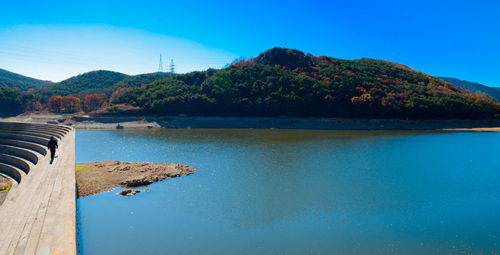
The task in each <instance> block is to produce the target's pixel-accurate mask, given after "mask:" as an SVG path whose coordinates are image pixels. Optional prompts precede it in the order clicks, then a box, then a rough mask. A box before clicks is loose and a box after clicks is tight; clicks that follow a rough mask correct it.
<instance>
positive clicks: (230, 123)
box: [8, 114, 500, 131]
mask: <svg viewBox="0 0 500 255" xmlns="http://www.w3.org/2000/svg"><path fill="white" fill-rule="evenodd" d="M8 120H12V121H26V122H36V123H51V124H63V125H69V126H73V127H75V128H77V129H116V128H159V127H163V128H265V129H267V128H276V129H316V130H443V129H447V130H449V129H461V130H460V131H464V130H467V131H469V130H468V129H472V128H475V129H474V130H470V131H486V130H484V129H483V128H500V120H499V119H497V120H460V119H450V120H416V119H415V120H414V119H356V118H289V117H188V116H176V117H163V116H106V117H90V116H85V115H54V114H24V115H19V116H17V117H13V118H9V119H8ZM488 131H493V130H488Z"/></svg>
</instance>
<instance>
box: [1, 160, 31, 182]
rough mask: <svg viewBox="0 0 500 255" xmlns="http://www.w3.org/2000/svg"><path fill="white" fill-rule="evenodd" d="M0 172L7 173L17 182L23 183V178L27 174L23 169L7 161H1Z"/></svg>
mask: <svg viewBox="0 0 500 255" xmlns="http://www.w3.org/2000/svg"><path fill="white" fill-rule="evenodd" d="M0 173H2V174H4V175H7V176H8V177H10V178H12V179H13V180H14V181H16V182H17V183H21V179H22V178H23V176H25V175H26V174H25V173H24V172H23V171H22V170H21V169H19V168H17V167H15V166H12V165H9V164H5V163H0Z"/></svg>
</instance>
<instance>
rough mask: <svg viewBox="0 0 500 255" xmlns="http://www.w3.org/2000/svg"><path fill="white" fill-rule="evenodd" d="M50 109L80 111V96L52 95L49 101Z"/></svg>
mask: <svg viewBox="0 0 500 255" xmlns="http://www.w3.org/2000/svg"><path fill="white" fill-rule="evenodd" d="M47 107H48V109H49V111H51V112H56V113H74V112H78V111H80V98H78V97H74V96H58V95H56V96H52V97H51V98H50V99H49V102H48V103H47Z"/></svg>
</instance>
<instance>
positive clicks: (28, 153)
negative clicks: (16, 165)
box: [0, 142, 38, 165]
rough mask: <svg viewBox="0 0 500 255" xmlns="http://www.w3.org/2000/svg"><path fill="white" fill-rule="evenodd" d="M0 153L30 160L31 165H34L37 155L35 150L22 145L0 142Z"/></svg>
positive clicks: (36, 161)
mask: <svg viewBox="0 0 500 255" xmlns="http://www.w3.org/2000/svg"><path fill="white" fill-rule="evenodd" d="M0 153H2V154H9V155H13V156H16V157H18V158H22V159H24V160H26V161H29V162H31V163H32V164H33V165H36V163H38V156H37V155H36V152H35V151H32V150H30V149H26V148H23V147H18V146H12V145H5V144H1V142H0Z"/></svg>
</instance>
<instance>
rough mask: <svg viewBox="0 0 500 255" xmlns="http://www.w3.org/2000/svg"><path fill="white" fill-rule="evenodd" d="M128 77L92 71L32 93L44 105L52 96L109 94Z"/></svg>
mask: <svg viewBox="0 0 500 255" xmlns="http://www.w3.org/2000/svg"><path fill="white" fill-rule="evenodd" d="M127 77H128V75H126V74H123V73H118V72H112V71H104V70H98V71H92V72H88V73H84V74H80V75H77V76H74V77H71V78H69V79H66V80H64V81H61V82H58V83H54V84H50V85H46V86H43V87H41V88H39V89H37V90H35V91H34V93H35V94H36V95H37V96H38V97H39V98H40V99H41V101H42V102H44V103H46V102H47V100H48V99H49V98H50V97H51V96H54V95H60V96H66V95H78V94H90V93H102V92H109V90H110V87H111V86H113V85H114V84H116V83H118V82H120V81H122V80H123V79H125V78H127Z"/></svg>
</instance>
